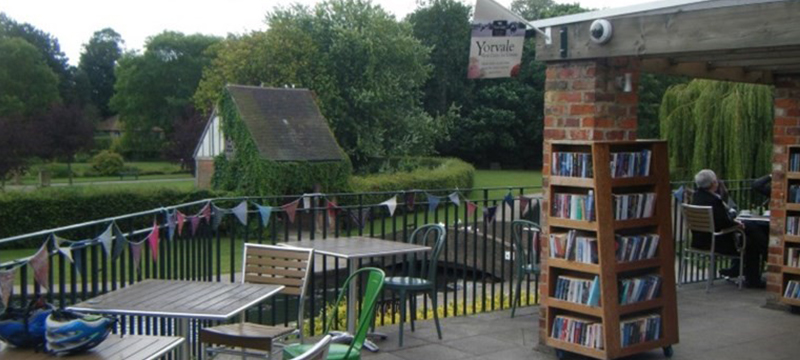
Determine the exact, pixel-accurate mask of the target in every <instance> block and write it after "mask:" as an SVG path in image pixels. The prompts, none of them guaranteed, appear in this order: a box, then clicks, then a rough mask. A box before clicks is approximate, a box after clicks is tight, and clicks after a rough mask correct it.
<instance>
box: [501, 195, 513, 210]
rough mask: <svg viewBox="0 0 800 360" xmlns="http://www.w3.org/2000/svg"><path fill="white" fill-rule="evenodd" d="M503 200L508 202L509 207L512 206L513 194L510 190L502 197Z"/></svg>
mask: <svg viewBox="0 0 800 360" xmlns="http://www.w3.org/2000/svg"><path fill="white" fill-rule="evenodd" d="M503 202H504V203H506V204H508V206H510V207H511V208H513V207H514V195H511V191H509V192H508V194H506V197H504V198H503Z"/></svg>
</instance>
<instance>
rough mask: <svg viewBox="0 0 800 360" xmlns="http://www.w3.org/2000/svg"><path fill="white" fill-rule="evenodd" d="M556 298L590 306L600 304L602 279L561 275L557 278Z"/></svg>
mask: <svg viewBox="0 0 800 360" xmlns="http://www.w3.org/2000/svg"><path fill="white" fill-rule="evenodd" d="M553 297H554V298H556V299H560V300H564V301H569V302H573V303H576V304H583V305H589V306H599V305H600V279H599V278H598V277H597V276H595V277H594V279H593V280H589V279H582V278H576V277H570V276H559V277H558V278H557V279H556V291H555V295H554V296H553Z"/></svg>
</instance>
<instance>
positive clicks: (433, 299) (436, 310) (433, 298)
mask: <svg viewBox="0 0 800 360" xmlns="http://www.w3.org/2000/svg"><path fill="white" fill-rule="evenodd" d="M428 296H430V297H431V306H433V321H434V322H435V323H436V333H437V334H438V335H439V340H442V326H441V325H440V324H439V305H438V301H439V300H437V299H438V296H436V290H431V291H430V292H429V293H428Z"/></svg>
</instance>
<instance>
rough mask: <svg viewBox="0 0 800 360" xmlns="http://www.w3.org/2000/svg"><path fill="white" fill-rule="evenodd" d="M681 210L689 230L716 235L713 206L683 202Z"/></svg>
mask: <svg viewBox="0 0 800 360" xmlns="http://www.w3.org/2000/svg"><path fill="white" fill-rule="evenodd" d="M681 210H682V211H683V221H684V223H685V224H686V227H687V228H688V229H689V230H691V231H697V232H704V233H709V234H710V235H711V236H714V233H715V231H714V213H713V210H712V209H711V206H700V205H689V204H681Z"/></svg>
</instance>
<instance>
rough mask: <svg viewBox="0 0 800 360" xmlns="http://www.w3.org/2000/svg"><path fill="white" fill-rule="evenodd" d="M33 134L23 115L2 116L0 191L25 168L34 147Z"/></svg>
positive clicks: (0, 124)
mask: <svg viewBox="0 0 800 360" xmlns="http://www.w3.org/2000/svg"><path fill="white" fill-rule="evenodd" d="M31 133H32V132H31V127H30V126H29V124H27V123H26V122H25V121H23V120H22V116H21V115H19V114H14V115H8V116H2V115H0V190H1V189H2V188H3V187H4V186H5V182H6V180H8V178H9V176H10V175H11V174H13V173H15V172H19V171H21V170H22V169H23V168H24V167H25V164H26V162H25V158H26V157H27V156H29V154H30V151H31V148H32V145H33V144H32V141H31V137H30V135H31Z"/></svg>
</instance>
